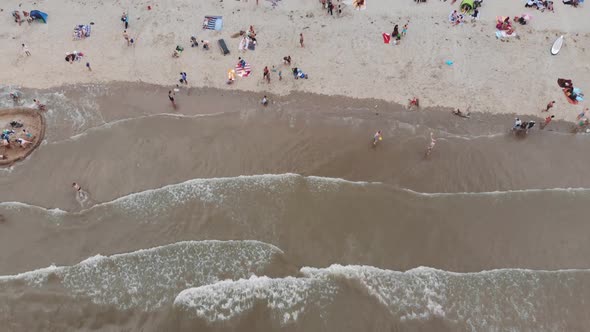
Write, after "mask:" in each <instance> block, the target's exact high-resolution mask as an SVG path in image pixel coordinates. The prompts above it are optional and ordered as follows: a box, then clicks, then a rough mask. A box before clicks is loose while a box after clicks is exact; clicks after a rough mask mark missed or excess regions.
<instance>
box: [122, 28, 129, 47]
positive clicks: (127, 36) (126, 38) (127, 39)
mask: <svg viewBox="0 0 590 332" xmlns="http://www.w3.org/2000/svg"><path fill="white" fill-rule="evenodd" d="M123 38H124V39H125V41H126V42H127V46H129V34H128V33H127V30H123Z"/></svg>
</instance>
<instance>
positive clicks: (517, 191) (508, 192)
mask: <svg viewBox="0 0 590 332" xmlns="http://www.w3.org/2000/svg"><path fill="white" fill-rule="evenodd" d="M401 190H403V191H406V192H408V193H411V194H413V195H417V196H425V197H450V196H499V195H511V194H529V193H530V194H538V193H569V194H573V195H575V194H587V193H590V188H581V187H578V188H538V189H536V188H531V189H515V190H505V191H480V192H477V191H471V192H468V191H463V192H450V193H425V192H419V191H414V190H412V189H407V188H402V189H401Z"/></svg>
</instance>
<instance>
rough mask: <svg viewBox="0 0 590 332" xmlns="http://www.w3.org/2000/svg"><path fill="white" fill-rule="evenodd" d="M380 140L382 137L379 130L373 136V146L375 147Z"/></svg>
mask: <svg viewBox="0 0 590 332" xmlns="http://www.w3.org/2000/svg"><path fill="white" fill-rule="evenodd" d="M382 140H383V136H382V135H381V130H378V131H377V132H376V133H375V135H373V146H377V143H379V141H382Z"/></svg>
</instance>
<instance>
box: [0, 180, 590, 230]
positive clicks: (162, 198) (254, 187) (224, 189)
mask: <svg viewBox="0 0 590 332" xmlns="http://www.w3.org/2000/svg"><path fill="white" fill-rule="evenodd" d="M299 186H303V187H304V189H305V190H307V191H308V192H309V193H312V194H313V193H326V192H338V191H340V190H341V189H342V187H341V186H354V187H366V186H376V187H380V188H384V189H386V190H390V191H394V192H395V191H398V192H405V193H408V194H410V195H415V196H420V197H425V198H437V197H461V196H471V197H478V196H505V195H508V196H509V195H515V194H516V195H519V194H527V195H529V194H547V193H552V194H569V195H579V194H584V195H586V194H588V193H590V188H547V189H522V190H507V191H491V192H453V193H428V192H418V191H414V190H411V189H407V188H399V187H396V186H393V185H390V184H385V183H381V182H364V181H350V180H346V179H341V178H329V177H319V176H303V175H299V174H295V173H284V174H260V175H241V176H236V177H220V178H197V179H191V180H187V181H184V182H181V183H176V184H170V185H166V186H163V187H160V188H155V189H147V190H144V191H141V192H136V193H131V194H128V195H125V196H121V197H119V198H116V199H114V200H112V201H108V202H103V203H99V204H96V205H94V206H92V207H90V208H87V209H84V210H82V211H80V212H71V214H81V213H88V212H89V211H92V210H97V209H102V208H107V207H113V206H114V207H118V208H119V209H120V210H125V211H127V212H129V213H134V214H136V215H137V216H143V217H145V218H146V219H145V220H146V222H148V220H149V219H150V218H151V217H152V216H154V212H166V211H171V210H173V209H175V208H177V207H179V206H181V205H183V204H186V203H187V202H194V201H200V202H203V203H207V204H212V205H213V206H216V207H220V206H222V205H223V206H224V207H226V208H230V207H231V206H232V205H231V204H229V203H235V202H236V201H237V200H239V199H240V193H242V194H243V193H254V192H256V193H257V194H265V195H266V196H267V197H268V199H269V200H270V201H272V202H274V204H275V207H276V208H279V207H280V206H281V204H282V203H281V199H282V196H281V195H279V194H285V193H290V192H294V191H295V190H296V189H297V188H299ZM11 206H12V207H13V208H14V207H18V208H25V207H30V208H32V209H42V210H45V211H47V212H48V213H49V214H56V213H59V214H63V213H66V212H65V211H63V210H60V209H47V208H45V207H41V206H35V205H29V204H27V203H21V202H0V207H6V208H9V207H11ZM68 213H70V212H68ZM236 213H237V211H236Z"/></svg>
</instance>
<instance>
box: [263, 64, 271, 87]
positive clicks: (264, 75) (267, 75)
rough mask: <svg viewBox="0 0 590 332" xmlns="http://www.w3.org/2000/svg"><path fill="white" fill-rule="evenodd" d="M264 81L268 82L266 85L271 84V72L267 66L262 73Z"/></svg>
mask: <svg viewBox="0 0 590 332" xmlns="http://www.w3.org/2000/svg"><path fill="white" fill-rule="evenodd" d="M262 79H263V80H266V83H269V84H270V71H269V70H268V67H267V66H265V67H264V70H263V71H262Z"/></svg>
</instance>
